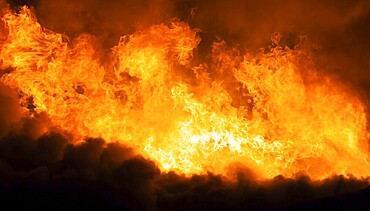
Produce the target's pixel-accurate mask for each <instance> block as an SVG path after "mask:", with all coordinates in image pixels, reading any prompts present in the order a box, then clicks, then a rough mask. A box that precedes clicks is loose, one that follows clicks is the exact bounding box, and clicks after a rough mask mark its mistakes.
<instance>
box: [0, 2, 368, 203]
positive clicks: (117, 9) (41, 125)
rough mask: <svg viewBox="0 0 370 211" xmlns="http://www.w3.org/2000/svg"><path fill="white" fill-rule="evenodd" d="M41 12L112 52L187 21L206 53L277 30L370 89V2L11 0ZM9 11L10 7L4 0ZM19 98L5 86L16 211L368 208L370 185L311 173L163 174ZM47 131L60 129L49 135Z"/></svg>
mask: <svg viewBox="0 0 370 211" xmlns="http://www.w3.org/2000/svg"><path fill="white" fill-rule="evenodd" d="M8 2H9V3H10V4H11V6H12V7H13V8H17V6H19V5H23V4H29V5H31V6H34V7H35V11H36V13H37V16H38V19H39V20H40V22H41V23H42V24H43V26H44V27H46V28H49V29H52V30H55V31H57V32H62V33H66V34H68V35H69V36H71V37H74V36H76V35H78V34H80V33H85V32H87V33H91V34H94V35H95V36H96V37H97V38H98V40H100V42H101V43H102V46H103V47H105V48H110V47H112V46H113V45H115V44H116V43H117V41H118V38H119V36H121V35H123V34H129V33H132V32H134V31H135V30H140V29H141V28H145V27H147V26H150V25H151V24H155V23H159V22H166V21H169V19H170V18H173V17H178V18H180V19H181V20H184V21H186V22H188V23H189V24H191V25H192V26H193V27H196V28H200V29H201V32H200V35H201V36H202V38H203V41H202V43H201V46H200V48H209V45H210V43H211V42H212V41H214V40H215V39H216V37H221V38H222V39H225V40H226V41H227V42H228V43H230V44H231V45H236V44H237V43H239V45H241V46H242V47H243V48H247V49H250V50H254V49H256V48H259V47H264V46H265V45H266V44H269V43H270V35H271V33H273V32H275V31H279V32H281V33H283V35H284V36H285V37H286V40H285V44H286V45H287V46H289V47H293V46H294V44H292V43H290V41H289V40H290V36H291V37H295V35H296V34H299V33H304V34H306V35H307V36H308V37H309V39H311V40H312V42H314V43H317V44H318V45H320V46H321V47H320V52H319V54H318V57H319V58H320V59H319V62H318V69H320V70H321V71H327V72H328V73H330V74H336V75H338V76H339V77H342V78H344V79H346V80H348V81H350V82H349V83H351V84H352V85H353V86H356V87H362V88H361V89H362V90H363V91H365V92H366V91H369V92H370V82H369V81H370V72H369V71H370V68H369V65H370V64H369V61H370V53H369V49H370V42H369V40H368V39H369V37H370V29H369V27H368V26H370V6H369V2H368V1H366V0H357V1H344V0H341V1H329V0H324V1H322V0H321V1H319V0H309V1H305V2H304V3H302V2H298V1H293V0H288V1H277V0H261V1H252V0H251V1H249V0H247V1H241V0H240V1H229V0H203V1H201V0H176V1H170V0H142V1H135V0H122V1H119V0H114V1H98V0H81V1H73V0H64V1H59V0H54V1H52V0H38V1H22V0H12V1H11V0H9V1H8ZM0 7H4V3H3V1H0ZM18 95H19V93H17V92H15V91H14V90H11V89H10V88H8V87H5V86H3V85H0V111H1V115H0V203H1V205H3V206H6V205H8V206H10V207H12V208H28V209H29V208H32V207H38V208H61V207H64V208H77V207H76V206H80V207H82V208H90V207H93V208H95V209H120V210H245V209H268V208H272V209H302V208H303V209H318V208H326V209H330V208H331V209H333V208H338V209H341V208H363V209H365V208H367V207H369V206H370V205H369V201H370V189H369V187H368V182H367V181H366V179H363V180H361V179H355V178H344V177H343V176H333V177H332V178H329V179H327V180H325V181H322V182H314V181H311V180H310V179H309V178H307V177H305V176H304V175H301V176H297V178H294V179H287V178H284V177H281V176H278V177H276V178H274V179H272V180H269V181H265V182H258V181H256V180H255V179H254V178H253V175H251V174H250V173H248V171H247V170H237V171H235V178H236V181H234V182H230V181H227V180H226V179H224V178H223V177H221V176H219V175H213V174H211V173H209V174H207V175H194V176H192V177H190V178H186V177H184V176H183V175H178V174H175V173H173V172H170V173H163V172H160V170H159V169H158V167H157V166H156V164H155V163H154V162H153V161H150V160H147V159H145V158H143V157H142V156H140V155H137V154H135V152H134V150H132V149H130V148H128V147H126V146H123V145H120V144H117V143H105V141H104V140H101V139H96V138H87V139H86V140H85V141H84V142H82V143H81V144H78V145H73V144H71V143H70V140H71V138H70V134H65V133H64V132H62V131H58V129H56V128H52V127H51V126H50V125H51V124H49V122H50V120H49V119H48V117H47V116H46V115H45V114H39V115H35V116H34V117H32V118H31V117H26V116H25V115H24V114H23V113H22V112H23V111H22V110H23V108H22V107H21V106H19V102H18ZM45 131H51V132H48V133H46V134H45Z"/></svg>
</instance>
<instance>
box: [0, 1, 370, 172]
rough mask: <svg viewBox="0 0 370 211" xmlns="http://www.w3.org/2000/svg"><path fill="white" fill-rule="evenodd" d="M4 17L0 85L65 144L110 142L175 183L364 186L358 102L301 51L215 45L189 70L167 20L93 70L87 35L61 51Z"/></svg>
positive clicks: (25, 22)
mask: <svg viewBox="0 0 370 211" xmlns="http://www.w3.org/2000/svg"><path fill="white" fill-rule="evenodd" d="M4 14H5V15H4V16H3V21H4V22H5V28H3V29H1V30H0V31H1V33H2V34H1V37H4V39H3V40H1V42H0V46H1V47H0V49H1V52H0V60H1V63H0V67H1V69H6V68H12V69H13V70H12V71H10V72H9V73H5V74H4V75H3V76H2V77H1V82H2V83H4V84H6V85H8V86H10V87H12V88H14V89H17V90H19V92H20V93H22V94H23V96H25V97H22V99H20V101H21V102H20V103H24V101H25V100H26V99H25V98H26V97H32V98H33V103H34V105H35V108H34V112H37V113H42V112H45V113H47V114H48V116H49V117H50V118H51V119H52V122H53V124H54V126H56V127H60V128H61V129H62V130H65V131H67V132H68V133H71V134H73V136H74V138H75V140H74V141H75V142H76V143H77V142H78V141H79V140H82V139H83V138H84V137H87V136H89V137H102V138H103V139H105V140H106V141H107V142H120V143H122V144H126V145H128V146H130V147H133V148H134V149H135V150H136V152H137V153H139V154H142V155H144V156H145V157H147V158H150V159H152V160H154V161H156V162H157V164H158V166H159V167H160V169H161V170H162V171H171V170H172V171H175V172H177V173H183V174H185V175H191V174H202V173H206V172H207V171H208V172H213V173H216V174H223V175H228V174H229V173H228V171H230V169H232V167H233V166H234V165H243V166H245V167H247V168H249V169H250V170H251V171H252V172H253V173H254V174H255V175H256V177H257V178H260V179H267V178H272V177H274V176H277V175H283V176H286V177H294V176H295V175H296V174H301V173H302V174H307V175H308V176H310V177H311V178H312V179H323V178H326V177H329V176H331V175H334V174H344V175H354V176H356V177H366V176H370V163H369V151H368V149H369V148H368V144H367V142H368V132H367V129H366V124H367V122H366V113H365V108H364V105H363V103H362V102H361V101H360V100H359V99H358V98H357V97H356V96H355V95H354V94H353V93H351V91H350V90H349V89H348V88H346V87H345V86H344V85H342V84H340V83H339V82H336V81H334V80H332V79H331V78H329V77H327V76H321V75H320V74H319V73H317V72H316V71H315V69H314V65H310V64H311V63H312V62H311V61H302V59H301V58H302V55H304V54H305V51H304V50H288V49H283V48H279V47H276V48H273V49H272V50H271V52H268V53H262V52H261V53H255V54H248V53H247V54H244V55H243V54H242V53H241V52H239V51H238V50H237V49H234V48H231V47H228V46H227V45H226V43H225V42H223V41H220V42H217V43H214V44H213V48H212V54H211V55H210V57H209V58H210V60H211V61H210V62H207V63H206V62H204V63H200V64H195V62H194V61H193V60H192V58H193V52H194V51H195V50H196V49H197V46H198V44H199V43H200V37H199V36H198V34H197V32H198V31H197V30H195V29H192V28H190V27H189V26H188V25H187V24H186V23H183V22H180V21H177V20H174V21H173V22H172V23H171V24H159V25H154V26H152V27H150V28H148V29H145V30H143V31H139V32H136V33H134V34H132V35H127V36H123V37H121V39H120V41H119V43H118V45H117V46H115V47H114V48H112V50H111V52H109V58H110V59H109V61H103V60H102V59H101V58H102V57H101V56H100V54H101V52H100V51H99V47H98V45H97V41H96V40H95V38H94V37H93V36H92V35H88V34H82V35H80V36H79V37H77V38H75V39H73V40H71V41H69V39H68V37H66V36H63V35H61V34H58V33H54V32H52V31H49V30H46V29H43V28H42V27H41V26H40V24H39V23H37V20H36V18H35V16H34V15H33V13H32V12H31V11H30V10H29V9H28V8H26V7H23V9H22V10H21V11H20V13H19V14H14V13H12V12H11V11H5V12H4ZM302 62H303V63H305V64H302ZM30 115H32V112H30Z"/></svg>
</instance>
